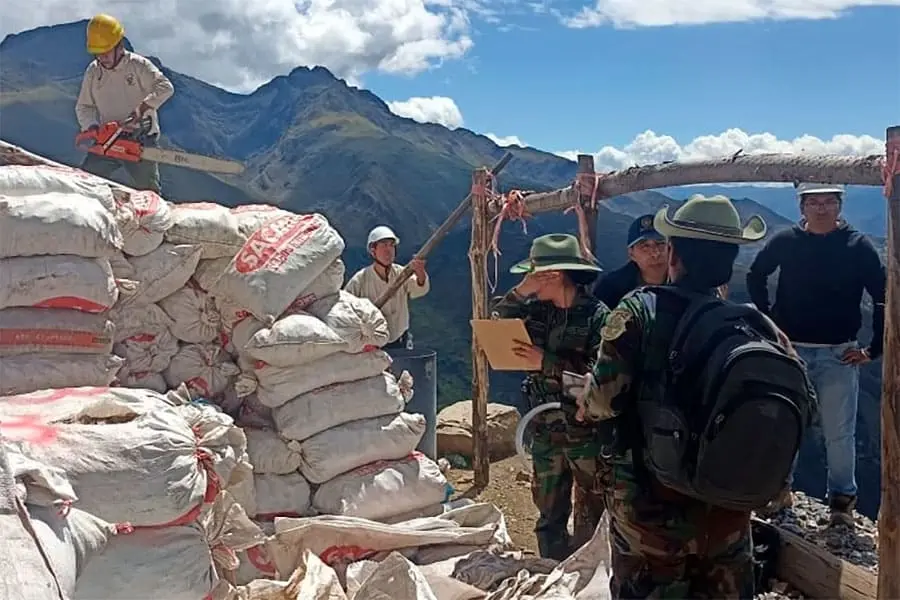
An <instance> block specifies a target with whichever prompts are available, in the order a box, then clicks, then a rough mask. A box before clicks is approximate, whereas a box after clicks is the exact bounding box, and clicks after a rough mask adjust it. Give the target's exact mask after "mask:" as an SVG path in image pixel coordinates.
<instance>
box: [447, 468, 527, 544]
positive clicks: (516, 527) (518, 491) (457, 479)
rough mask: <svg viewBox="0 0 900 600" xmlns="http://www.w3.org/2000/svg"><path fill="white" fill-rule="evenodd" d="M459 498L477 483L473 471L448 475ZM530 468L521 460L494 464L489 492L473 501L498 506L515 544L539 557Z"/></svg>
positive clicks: (455, 470) (454, 471)
mask: <svg viewBox="0 0 900 600" xmlns="http://www.w3.org/2000/svg"><path fill="white" fill-rule="evenodd" d="M447 477H448V478H449V479H450V482H451V483H452V484H453V485H454V486H455V487H456V491H457V492H458V493H460V494H464V493H466V492H468V491H469V490H470V489H471V487H472V483H473V481H474V479H473V474H472V471H469V470H467V469H451V471H450V472H449V473H448V474H447ZM530 480H531V464H530V463H525V462H524V461H522V459H521V458H519V457H518V456H514V457H512V458H507V459H506V460H502V461H499V462H495V463H492V464H491V481H490V484H489V485H488V487H487V489H485V490H483V491H482V492H481V493H480V494H478V495H477V496H475V497H472V499H473V500H476V501H482V502H491V503H493V504H495V505H496V506H497V507H498V508H499V509H500V510H502V511H503V515H504V516H505V517H506V528H507V530H508V531H509V536H510V538H512V541H513V543H515V544H516V545H517V546H519V547H520V548H521V549H522V550H526V551H530V552H532V553H534V554H537V541H536V540H535V537H534V523H535V520H536V519H537V509H536V508H535V507H534V503H532V501H531V483H530Z"/></svg>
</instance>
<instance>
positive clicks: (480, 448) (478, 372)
mask: <svg viewBox="0 0 900 600" xmlns="http://www.w3.org/2000/svg"><path fill="white" fill-rule="evenodd" d="M490 179H491V177H490V172H489V171H488V170H487V169H486V168H484V167H481V168H478V169H475V172H474V173H473V174H472V241H471V243H470V246H469V264H470V265H471V269H472V318H473V319H487V318H488V292H487V254H488V246H489V244H490V235H491V231H490V226H489V225H490V216H489V214H488V198H489V194H488V189H489V186H490ZM488 381H489V380H488V364H487V356H485V354H484V351H483V350H482V349H481V346H480V345H479V344H478V342H477V340H476V339H475V336H474V335H473V336H472V437H473V438H474V449H473V450H474V452H473V454H474V462H475V464H474V465H473V470H474V471H475V487H476V488H478V489H484V488H485V487H487V485H488V483H489V482H490V480H491V461H490V448H488V430H487V401H488Z"/></svg>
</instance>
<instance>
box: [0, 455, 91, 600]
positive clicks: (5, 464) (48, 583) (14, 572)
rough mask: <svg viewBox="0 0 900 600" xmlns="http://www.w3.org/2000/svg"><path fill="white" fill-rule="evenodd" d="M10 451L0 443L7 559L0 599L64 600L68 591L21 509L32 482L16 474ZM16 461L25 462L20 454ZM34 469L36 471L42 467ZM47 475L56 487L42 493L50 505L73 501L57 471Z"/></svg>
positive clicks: (0, 549)
mask: <svg viewBox="0 0 900 600" xmlns="http://www.w3.org/2000/svg"><path fill="white" fill-rule="evenodd" d="M11 449H12V447H11V446H10V445H9V444H7V443H0V556H4V557H7V558H6V560H4V561H3V562H0V598H15V599H16V600H68V598H69V594H68V591H67V590H64V589H63V588H62V587H61V585H60V581H59V579H60V577H59V575H60V574H58V573H55V572H54V570H53V568H52V566H51V565H49V564H48V562H47V560H46V558H45V555H44V553H43V549H42V548H41V544H40V542H39V541H38V539H37V536H36V534H35V532H34V529H33V525H32V524H31V519H30V517H29V515H28V512H27V510H26V508H25V500H26V499H27V497H28V496H30V495H31V494H29V493H28V492H29V487H30V485H29V484H32V485H33V481H34V480H33V479H31V478H30V477H29V478H28V479H26V477H28V476H27V475H17V474H16V472H15V471H14V468H13V466H12V465H11V464H10V456H11V454H12V452H9V450H11ZM19 458H20V459H22V460H27V459H24V457H21V455H19ZM30 467H31V466H30V465H29V466H28V467H26V468H30ZM34 470H35V471H37V472H40V471H41V470H43V466H38V467H36V468H35V469H34ZM47 473H48V476H49V479H50V480H54V479H55V480H57V483H58V484H59V486H58V488H59V489H57V490H53V489H52V487H53V486H52V485H51V488H50V489H46V490H45V491H46V492H47V493H49V494H50V497H46V496H45V498H46V499H47V500H49V503H50V504H53V503H54V501H55V502H56V503H61V502H67V501H72V500H75V493H74V491H73V490H72V488H71V486H70V485H69V484H68V482H67V481H66V480H65V477H64V476H63V474H62V473H61V472H59V470H58V469H57V470H52V469H48V470H47ZM44 481H45V482H46V481H47V479H44ZM63 488H65V489H63ZM54 492H56V493H54ZM13 557H14V560H13Z"/></svg>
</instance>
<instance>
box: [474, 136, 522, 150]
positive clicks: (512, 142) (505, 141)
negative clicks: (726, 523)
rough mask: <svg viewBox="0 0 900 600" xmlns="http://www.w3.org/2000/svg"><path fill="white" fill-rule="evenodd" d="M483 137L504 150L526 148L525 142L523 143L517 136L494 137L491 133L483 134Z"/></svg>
mask: <svg viewBox="0 0 900 600" xmlns="http://www.w3.org/2000/svg"><path fill="white" fill-rule="evenodd" d="M484 137H486V138H488V139H490V140H491V141H492V142H494V143H495V144H497V145H498V146H500V147H503V148H505V147H506V146H521V147H523V148H525V147H526V146H525V142H523V141H522V140H521V139H520V138H519V136H517V135H495V134H493V133H485V134H484Z"/></svg>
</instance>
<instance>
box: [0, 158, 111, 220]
mask: <svg viewBox="0 0 900 600" xmlns="http://www.w3.org/2000/svg"><path fill="white" fill-rule="evenodd" d="M51 192H53V193H61V194H77V195H79V196H87V197H89V198H93V199H95V200H97V201H99V202H100V204H102V205H103V207H104V208H106V210H108V211H110V212H112V211H114V210H115V208H116V198H115V196H114V195H113V191H112V188H110V186H109V182H108V181H106V180H105V179H101V178H100V177H97V176H96V175H91V174H90V173H87V172H85V171H82V170H80V169H72V168H70V167H63V166H59V167H55V166H50V165H4V166H2V167H0V195H2V196H35V195H40V194H46V193H51Z"/></svg>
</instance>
